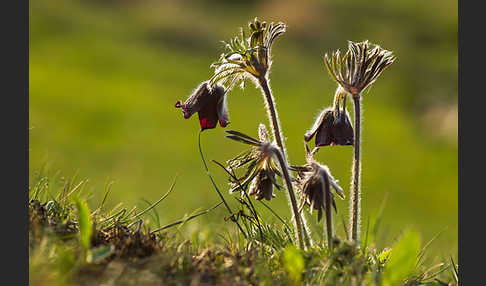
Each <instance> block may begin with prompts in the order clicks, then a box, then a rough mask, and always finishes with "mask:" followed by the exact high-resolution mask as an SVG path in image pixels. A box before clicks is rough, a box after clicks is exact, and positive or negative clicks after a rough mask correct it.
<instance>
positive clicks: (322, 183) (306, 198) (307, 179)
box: [290, 145, 344, 221]
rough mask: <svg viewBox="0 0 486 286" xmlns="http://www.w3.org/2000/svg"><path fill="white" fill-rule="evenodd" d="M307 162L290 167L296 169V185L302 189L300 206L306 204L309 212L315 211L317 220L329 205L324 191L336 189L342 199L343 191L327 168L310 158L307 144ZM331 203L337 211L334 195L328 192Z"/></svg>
mask: <svg viewBox="0 0 486 286" xmlns="http://www.w3.org/2000/svg"><path fill="white" fill-rule="evenodd" d="M306 150H307V156H306V160H307V163H306V164H305V165H303V166H291V167H290V169H291V170H293V171H296V172H297V174H298V177H297V187H298V188H299V189H300V190H301V191H302V206H301V208H302V207H303V205H304V204H307V205H309V206H310V210H311V212H312V211H313V210H316V211H317V221H320V220H321V218H322V211H323V210H324V209H326V208H328V207H330V206H327V205H326V204H325V198H324V192H325V191H326V190H328V191H329V192H330V190H331V187H332V188H333V189H334V190H335V191H336V194H337V195H338V196H339V197H340V198H341V199H344V193H343V190H342V188H341V187H340V186H339V185H338V184H337V181H336V180H335V179H334V178H333V176H332V175H331V172H330V171H329V168H328V167H327V166H325V165H322V164H319V163H318V162H317V161H315V160H314V159H313V158H312V154H311V153H310V152H309V150H308V148H307V145H306ZM330 195H331V204H332V207H334V210H335V211H336V212H337V209H336V203H335V201H334V195H333V193H332V192H330Z"/></svg>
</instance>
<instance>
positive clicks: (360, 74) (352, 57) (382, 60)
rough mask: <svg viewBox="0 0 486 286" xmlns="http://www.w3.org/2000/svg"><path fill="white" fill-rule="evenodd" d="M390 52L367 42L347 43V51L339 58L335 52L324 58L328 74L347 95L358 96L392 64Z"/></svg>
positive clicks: (392, 59)
mask: <svg viewBox="0 0 486 286" xmlns="http://www.w3.org/2000/svg"><path fill="white" fill-rule="evenodd" d="M394 60H395V56H393V54H392V52H390V51H387V50H385V49H382V48H381V47H380V46H378V45H373V44H370V43H369V42H368V41H364V42H360V43H355V42H351V41H349V44H348V50H347V51H346V53H345V54H344V55H343V56H341V51H340V50H337V51H335V52H333V53H332V56H331V57H329V56H328V55H327V54H326V55H325V57H324V64H325V65H326V68H327V70H328V71H329V74H330V75H331V76H332V78H333V79H334V80H335V81H336V82H337V83H338V84H339V85H340V86H341V87H342V88H344V89H345V90H346V91H347V92H348V93H350V94H352V95H353V96H358V95H360V94H361V93H362V92H363V90H364V89H366V88H367V87H368V86H370V85H371V84H373V82H374V81H375V80H376V79H377V78H378V76H379V75H380V74H381V73H382V72H383V70H385V68H387V67H388V66H389V65H391V64H392V63H393V61H394Z"/></svg>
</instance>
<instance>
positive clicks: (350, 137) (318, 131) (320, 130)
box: [304, 107, 354, 147]
mask: <svg viewBox="0 0 486 286" xmlns="http://www.w3.org/2000/svg"><path fill="white" fill-rule="evenodd" d="M314 136H315V145H316V147H320V146H328V145H330V146H334V145H353V143H354V131H353V126H352V125H351V121H350V120H349V115H348V113H347V112H346V111H338V112H335V111H334V110H333V109H332V108H330V107H328V108H326V109H324V110H323V111H322V112H321V114H320V115H319V117H318V118H317V120H316V122H315V123H314V126H313V127H312V128H311V129H310V130H309V131H308V132H307V133H306V134H305V135H304V140H305V141H306V142H309V141H310V140H311V139H312V138H313V137H314Z"/></svg>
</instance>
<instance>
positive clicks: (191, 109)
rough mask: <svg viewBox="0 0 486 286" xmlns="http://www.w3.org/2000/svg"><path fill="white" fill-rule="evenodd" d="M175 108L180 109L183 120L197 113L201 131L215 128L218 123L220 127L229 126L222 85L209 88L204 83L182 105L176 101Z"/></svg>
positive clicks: (224, 92)
mask: <svg viewBox="0 0 486 286" xmlns="http://www.w3.org/2000/svg"><path fill="white" fill-rule="evenodd" d="M175 107H176V108H181V109H182V113H183V114H184V118H185V119H188V118H189V117H191V116H192V115H193V114H194V113H196V112H197V113H198V115H199V123H200V124H201V131H202V130H205V129H211V128H215V127H216V125H217V123H218V121H219V125H221V127H226V126H227V125H228V124H229V120H228V110H227V107H226V90H225V88H224V87H223V86H222V85H218V84H216V85H214V86H213V87H212V88H210V87H209V85H208V82H207V81H205V82H203V83H201V85H199V87H198V88H197V89H196V91H195V92H194V93H193V94H192V95H191V96H189V98H188V99H187V100H186V102H184V104H181V102H180V101H177V102H176V104H175Z"/></svg>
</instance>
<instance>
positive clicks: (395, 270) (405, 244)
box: [383, 230, 420, 286]
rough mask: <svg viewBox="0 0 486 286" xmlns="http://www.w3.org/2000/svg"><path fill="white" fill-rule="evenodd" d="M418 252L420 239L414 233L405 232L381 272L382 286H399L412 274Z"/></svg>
mask: <svg viewBox="0 0 486 286" xmlns="http://www.w3.org/2000/svg"><path fill="white" fill-rule="evenodd" d="M419 252H420V237H419V235H418V233H417V232H416V231H413V230H409V231H407V232H406V233H405V234H404V235H403V237H402V238H401V240H400V241H399V242H398V243H397V244H396V245H395V247H393V250H392V251H391V254H390V257H389V259H388V261H387V263H386V266H385V270H384V272H383V286H396V285H401V283H403V281H404V280H405V278H407V276H409V275H410V274H412V272H413V270H414V268H415V262H416V260H417V255H418V254H419Z"/></svg>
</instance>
